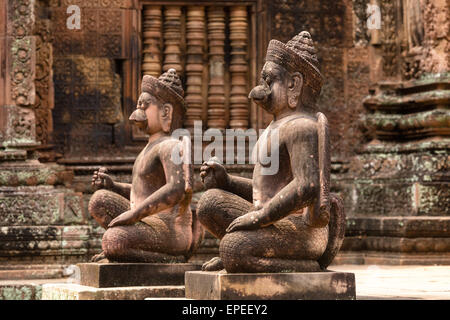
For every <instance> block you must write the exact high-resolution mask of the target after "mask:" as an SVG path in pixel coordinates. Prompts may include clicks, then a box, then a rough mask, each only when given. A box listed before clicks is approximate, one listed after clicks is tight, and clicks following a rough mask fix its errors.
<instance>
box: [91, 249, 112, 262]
mask: <svg viewBox="0 0 450 320" xmlns="http://www.w3.org/2000/svg"><path fill="white" fill-rule="evenodd" d="M102 260H104V261H102ZM91 262H103V263H108V262H109V261H108V258H106V256H105V253H104V252H103V251H102V252H100V253H99V254H96V255H94V256H93V257H92V258H91Z"/></svg>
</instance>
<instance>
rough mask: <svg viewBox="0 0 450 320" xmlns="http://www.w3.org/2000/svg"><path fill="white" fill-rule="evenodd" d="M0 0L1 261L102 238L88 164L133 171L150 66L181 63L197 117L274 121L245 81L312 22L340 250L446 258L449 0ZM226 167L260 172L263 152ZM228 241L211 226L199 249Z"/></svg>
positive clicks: (240, 123) (43, 256)
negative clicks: (75, 21) (93, 212)
mask: <svg viewBox="0 0 450 320" xmlns="http://www.w3.org/2000/svg"><path fill="white" fill-rule="evenodd" d="M0 3H1V6H2V10H1V16H0V17H1V18H2V19H0V21H1V22H0V37H1V42H0V59H1V63H2V73H1V77H0V92H1V94H0V156H1V158H0V161H2V162H1V163H0V168H1V170H2V171H1V174H0V210H3V211H0V227H1V228H2V230H4V231H5V232H3V231H2V232H3V233H2V234H1V235H0V263H5V264H6V263H8V262H15V263H23V262H24V261H26V262H27V263H28V262H32V263H53V262H58V263H65V262H67V263H68V262H69V261H77V260H85V259H87V258H88V257H89V256H90V255H92V254H93V253H96V252H98V251H99V250H100V239H101V235H102V230H101V229H100V228H99V227H98V226H97V225H96V224H95V222H93V221H92V219H91V218H90V217H89V215H88V213H87V202H88V200H89V197H90V194H91V193H92V191H93V190H92V189H91V187H90V179H91V174H92V172H93V171H94V170H95V169H97V168H98V167H99V166H107V167H108V168H109V170H110V173H111V174H112V175H113V176H114V177H116V178H117V179H118V180H121V181H125V182H127V181H129V179H130V173H131V169H132V165H133V162H134V159H135V157H136V155H137V153H138V152H139V150H140V149H141V148H142V147H143V145H145V136H144V135H142V134H141V133H139V131H138V130H136V128H135V127H133V126H132V125H131V124H130V123H129V121H128V116H129V114H130V113H131V111H132V110H133V109H134V108H135V103H136V100H137V97H138V94H139V88H140V83H139V81H140V78H141V76H142V74H153V75H159V74H160V73H161V72H163V71H165V70H167V69H168V68H175V69H176V70H177V72H178V73H180V75H181V78H182V82H183V87H184V89H185V92H186V101H187V102H188V112H187V115H186V120H185V127H186V128H192V126H193V123H194V121H196V120H200V121H202V124H203V129H206V128H208V127H217V128H220V129H221V130H224V129H226V128H242V129H247V128H253V129H260V128H264V127H265V126H266V125H267V124H268V123H269V122H270V121H271V119H270V117H269V116H268V114H266V113H265V112H263V111H262V110H258V109H257V108H256V106H255V105H254V104H252V103H250V102H249V101H248V100H246V96H247V94H248V92H249V90H250V89H251V88H252V87H253V86H254V85H255V84H256V83H257V82H258V75H259V72H260V70H261V68H262V65H263V63H264V55H265V51H266V47H267V44H268V41H269V40H270V39H272V38H274V39H278V40H281V41H283V42H286V41H287V40H289V39H290V38H291V37H292V36H294V35H295V34H296V33H298V32H300V31H302V30H308V31H309V32H310V33H311V35H312V37H313V39H314V41H315V42H316V44H317V48H318V58H319V61H320V65H321V71H322V73H323V75H324V78H325V81H324V86H323V88H322V93H321V96H320V99H319V102H318V106H319V110H320V111H322V112H323V113H325V115H326V116H327V117H328V119H329V123H330V133H331V151H332V181H333V185H332V189H333V191H335V192H338V193H340V194H341V195H342V197H343V198H344V202H345V206H346V213H347V217H348V219H347V238H346V240H345V242H344V246H343V250H342V255H341V257H342V258H339V257H338V259H337V260H336V261H337V262H339V261H341V262H346V261H347V262H348V261H350V262H357V263H363V262H367V261H369V260H367V259H368V258H367V257H368V256H370V255H371V254H372V256H373V257H375V258H373V259H379V260H376V261H382V262H389V261H392V262H397V263H407V262H408V261H420V262H426V261H429V262H430V263H433V262H436V263H448V262H449V261H450V260H449V258H448V255H449V252H450V244H449V242H448V239H450V238H448V227H447V225H448V224H449V209H448V208H449V207H450V205H449V199H450V195H449V194H448V190H449V188H448V184H449V177H448V163H449V161H448V160H449V159H448V146H449V143H448V142H449V141H448V135H449V114H448V105H449V103H448V99H449V97H448V92H449V91H448V90H449V80H448V67H449V56H448V52H449V47H448V46H449V44H448V28H449V20H450V19H448V17H449V14H450V13H449V8H448V2H446V1H445V0H435V1H431V0H395V1H385V0H339V1H331V0H320V1H314V0H305V1H294V0H287V1H286V0H283V1H282V0H273V1H266V0H248V1H234V2H233V3H231V2H227V1H222V2H220V1H215V2H214V7H211V3H212V2H211V1H195V2H192V1H191V2H183V1H138V0H98V1H88V0H73V1H66V0H48V1H44V0H42V1H38V0H32V1H6V0H2V1H1V2H0ZM368 4H371V5H377V6H378V8H380V17H381V21H380V22H381V23H380V26H379V28H368V25H370V24H368V19H369V15H368V14H367V12H366V9H367V5H368ZM69 5H77V6H78V7H79V8H80V18H81V20H80V29H77V28H75V29H69V28H68V26H67V22H68V18H69V17H70V16H71V13H67V8H68V6H69ZM3 66H5V69H3ZM198 169H199V165H198V164H196V165H195V170H196V181H195V186H194V191H195V192H196V193H195V194H194V201H193V208H194V209H195V205H196V201H197V199H198V198H199V196H200V195H201V192H202V185H201V183H200V181H199V178H198ZM229 171H230V172H232V173H235V174H239V175H243V176H247V177H251V172H252V168H251V166H249V165H230V166H229ZM36 195H37V196H36ZM31 199H34V200H33V201H34V202H33V201H31ZM57 199H58V200H57ZM29 200H30V201H29ZM32 204H33V205H32ZM24 212H25V213H26V214H23V213H24ZM30 228H31V229H30ZM67 228H68V229H67ZM50 229H51V230H50ZM29 230H32V232H28V231H29ZM64 234H66V235H67V239H71V240H70V241H72V242H70V241H69V242H67V241H66V242H64V241H65V240H66V238H65V237H64ZM52 241H53V242H52ZM29 243H35V245H32V246H35V248H38V249H33V250H25V248H24V246H27V245H28V246H30V244H29ZM52 246H54V248H55V249H51V248H52ZM33 248H34V247H33ZM58 250H59V251H58ZM71 250H72V251H71ZM216 251H217V241H216V240H214V239H211V238H207V239H205V242H204V245H203V246H202V248H201V249H200V252H199V255H198V257H197V258H198V259H203V258H204V257H206V256H208V255H211V254H214V253H215V252H216ZM378 254H381V258H377V257H379V256H378ZM382 254H385V257H388V258H386V259H384V258H383V255H382ZM386 254H388V255H386ZM61 257H68V258H67V259H66V258H61ZM411 257H412V258H411ZM383 259H384V260H383ZM408 259H410V260H408ZM411 259H416V260H411ZM417 259H418V260H417ZM427 259H428V260H427ZM372 261H375V260H372Z"/></svg>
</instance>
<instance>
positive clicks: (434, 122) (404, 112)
mask: <svg viewBox="0 0 450 320" xmlns="http://www.w3.org/2000/svg"><path fill="white" fill-rule="evenodd" d="M402 1H403V3H401V1H392V2H391V1H384V0H382V1H380V3H381V13H382V15H381V17H382V19H384V25H383V27H382V29H381V35H380V39H381V48H382V50H381V51H380V52H381V58H382V65H381V72H380V71H378V72H379V75H380V76H381V79H379V80H378V81H377V83H375V84H373V85H372V87H371V88H370V90H369V93H370V94H369V96H367V97H366V98H365V99H363V101H362V103H363V106H364V109H365V113H364V114H362V115H361V119H360V120H361V122H360V123H361V128H362V132H363V133H364V144H363V146H362V148H361V149H360V150H358V154H357V155H356V156H355V157H353V158H352V160H351V164H350V170H349V173H348V174H347V175H346V179H344V180H342V184H341V185H340V187H341V188H342V191H343V192H342V193H343V194H346V196H345V204H346V213H347V231H346V238H345V240H344V244H343V247H342V250H341V257H345V256H346V252H347V253H349V252H353V254H354V253H355V252H359V255H353V256H352V255H349V256H347V257H351V258H349V259H350V261H349V260H344V261H343V260H341V262H360V263H367V264H377V263H382V264H383V263H384V264H450V239H449V238H448V230H449V228H450V217H449V215H450V191H449V190H450V188H449V186H450V183H449V179H448V172H449V163H450V157H449V146H450V130H449V124H450V111H449V109H448V106H449V105H450V94H449V92H450V91H449V89H450V77H449V68H448V67H449V66H448V61H449V53H448V50H447V51H444V50H443V48H444V47H446V46H448V40H447V39H446V37H445V36H444V34H446V31H445V30H448V28H449V24H450V22H449V21H448V19H445V18H444V17H445V16H447V15H448V13H449V10H450V8H449V6H448V2H446V1H428V0H426V1H419V0H417V1H416V0H402ZM401 10H403V12H402V11H401ZM371 71H372V70H371ZM376 78H377V77H373V79H376ZM355 257H356V259H357V260H356V261H355V260H354V259H355Z"/></svg>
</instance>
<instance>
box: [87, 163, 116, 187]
mask: <svg viewBox="0 0 450 320" xmlns="http://www.w3.org/2000/svg"><path fill="white" fill-rule="evenodd" d="M107 171H108V170H107V169H106V168H105V167H101V168H100V169H99V170H98V171H94V174H93V175H92V186H93V187H95V188H98V189H107V190H111V189H112V188H113V187H114V181H113V179H112V178H111V177H110V176H109V175H107V174H106V172H107Z"/></svg>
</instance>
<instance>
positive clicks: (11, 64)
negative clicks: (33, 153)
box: [0, 1, 38, 159]
mask: <svg viewBox="0 0 450 320" xmlns="http://www.w3.org/2000/svg"><path fill="white" fill-rule="evenodd" d="M5 7H6V8H2V11H3V14H6V16H5V17H4V18H5V20H3V19H2V20H3V21H4V22H3V21H2V23H4V27H3V30H4V31H6V34H5V38H4V39H5V42H4V44H3V45H4V46H5V47H6V56H5V57H1V58H2V60H3V61H2V66H6V72H5V73H4V74H5V78H4V79H2V80H3V81H2V82H3V84H4V88H2V89H3V90H4V99H2V100H3V101H2V105H1V106H0V107H1V109H2V111H1V115H2V120H1V121H0V135H1V136H0V141H1V145H0V146H1V147H3V148H4V149H3V150H1V158H3V159H8V158H9V157H12V158H15V157H19V158H22V159H25V158H26V149H27V148H30V147H36V146H38V143H37V141H36V118H35V112H34V109H33V106H34V103H35V96H36V89H35V84H34V80H35V64H36V38H35V37H34V35H33V31H34V25H35V7H34V1H27V2H26V1H14V2H9V1H6V4H5ZM3 9H6V10H3ZM2 68H3V67H2ZM2 95H3V94H2Z"/></svg>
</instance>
